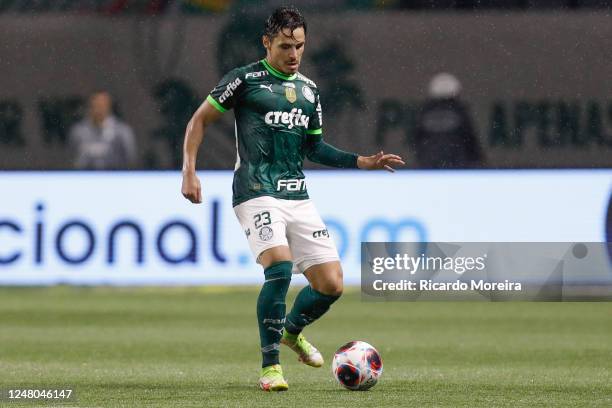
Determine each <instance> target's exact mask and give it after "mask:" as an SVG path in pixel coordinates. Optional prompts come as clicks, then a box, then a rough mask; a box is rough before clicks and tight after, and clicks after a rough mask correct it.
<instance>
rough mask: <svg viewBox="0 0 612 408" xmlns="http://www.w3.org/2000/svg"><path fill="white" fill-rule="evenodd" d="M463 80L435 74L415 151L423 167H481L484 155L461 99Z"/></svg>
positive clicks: (466, 108) (449, 75)
mask: <svg viewBox="0 0 612 408" xmlns="http://www.w3.org/2000/svg"><path fill="white" fill-rule="evenodd" d="M460 92H461V83H460V82H459V80H457V78H455V77H454V76H453V75H451V74H448V73H440V74H437V75H436V76H434V77H433V79H432V80H431V82H430V84H429V97H430V99H429V100H427V101H426V102H425V103H424V105H423V107H422V109H421V111H420V113H419V115H418V117H417V122H416V134H415V140H414V143H415V146H414V147H415V150H416V156H417V162H418V165H419V167H420V168H426V169H461V168H476V167H482V165H483V157H482V152H481V149H480V145H479V144H478V138H477V136H476V132H475V131H474V126H473V124H472V119H471V117H470V114H469V110H468V107H467V105H466V104H465V103H464V102H463V101H461V100H460V99H459V94H460Z"/></svg>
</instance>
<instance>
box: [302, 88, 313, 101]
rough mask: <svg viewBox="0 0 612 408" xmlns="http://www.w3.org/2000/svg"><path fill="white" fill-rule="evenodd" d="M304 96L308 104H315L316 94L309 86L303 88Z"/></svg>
mask: <svg viewBox="0 0 612 408" xmlns="http://www.w3.org/2000/svg"><path fill="white" fill-rule="evenodd" d="M302 95H304V98H306V100H307V101H308V102H310V103H314V102H315V96H314V92H312V89H310V88H309V87H308V86H307V85H304V86H303V87H302Z"/></svg>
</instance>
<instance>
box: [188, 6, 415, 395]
mask: <svg viewBox="0 0 612 408" xmlns="http://www.w3.org/2000/svg"><path fill="white" fill-rule="evenodd" d="M262 41H263V46H264V47H265V49H266V57H265V58H264V59H262V60H260V61H257V62H254V63H252V64H249V65H246V66H244V67H240V68H236V69H234V70H232V71H230V72H229V73H228V74H227V75H225V76H224V77H223V79H221V81H220V82H219V84H218V85H217V86H216V87H215V88H214V89H213V90H212V91H211V93H210V95H208V97H207V98H206V100H205V101H204V102H203V103H202V105H201V106H200V107H199V108H198V110H197V111H196V112H195V113H194V115H193V117H192V118H191V120H190V121H189V123H188V125H187V129H186V132H185V143H184V147H183V154H184V158H183V183H182V193H183V195H184V196H185V197H186V198H187V199H188V200H190V201H191V202H193V203H200V202H202V190H201V185H200V181H199V179H198V177H197V176H196V174H195V166H196V156H197V152H198V148H199V146H200V143H201V142H202V138H203V136H204V131H205V129H206V127H207V126H208V125H209V124H210V123H212V122H213V121H215V120H217V119H218V118H219V117H220V116H221V115H222V114H223V113H224V112H226V111H227V110H229V109H232V108H233V109H234V114H235V117H236V146H237V153H238V154H237V160H236V165H235V168H234V182H233V206H234V211H235V213H236V216H237V217H238V221H239V222H240V224H241V226H242V228H243V230H244V232H245V234H246V237H247V240H248V242H249V246H250V248H251V250H252V252H253V255H254V256H255V258H256V260H257V262H258V263H260V264H261V265H262V266H263V268H264V275H265V282H264V284H263V287H262V288H261V292H260V294H259V297H258V299H257V319H258V324H259V336H260V340H261V353H262V359H263V362H262V369H261V375H260V379H259V386H260V387H261V388H262V389H263V390H266V391H283V390H286V389H288V385H287V382H286V381H285V379H284V377H283V372H282V369H281V366H280V364H279V352H280V344H281V343H282V344H285V345H287V346H288V347H289V348H291V349H292V350H293V351H295V352H296V353H297V354H298V356H299V360H300V361H301V362H303V363H304V364H307V365H309V366H312V367H321V366H322V365H323V357H322V356H321V353H319V351H318V350H317V349H316V348H315V347H314V346H313V345H312V344H310V343H309V342H308V341H306V339H305V338H304V335H303V334H302V330H303V329H304V327H306V326H307V325H309V324H311V323H312V322H314V321H315V320H317V319H319V318H320V317H321V316H323V314H325V312H327V311H328V310H329V308H330V306H331V305H332V304H333V303H334V302H335V301H336V300H338V298H339V297H340V295H341V294H342V289H343V286H342V267H341V266H340V262H339V258H338V253H337V250H336V247H335V245H334V242H333V240H332V239H331V238H330V236H329V234H328V232H327V229H326V227H325V224H324V223H323V221H322V220H321V217H320V216H319V214H318V213H317V210H316V209H315V207H314V204H313V203H312V202H311V200H310V199H309V198H308V193H307V191H306V183H305V180H304V174H303V173H302V165H303V161H304V158H305V157H307V158H308V159H310V160H312V161H314V162H316V163H321V164H324V165H328V166H332V167H339V168H360V169H368V170H372V169H387V170H389V171H393V166H397V165H403V164H404V162H403V161H402V159H401V157H399V156H396V155H393V154H384V153H383V152H382V151H381V152H379V153H377V154H375V155H372V156H365V157H364V156H358V155H357V154H354V153H348V152H344V151H341V150H338V149H336V148H334V147H332V146H330V145H329V144H327V143H325V142H324V141H323V137H322V134H323V121H322V110H321V103H320V101H319V90H318V89H317V86H316V85H315V83H314V82H313V81H311V80H310V79H308V78H307V77H305V76H304V75H302V74H301V73H299V72H298V68H299V66H300V62H301V59H302V54H303V53H304V46H305V42H306V21H305V20H304V17H302V15H301V14H300V12H299V11H298V10H296V9H295V8H288V7H282V8H279V9H277V10H275V11H274V12H273V13H272V15H271V16H270V17H269V18H268V20H267V21H266V25H265V31H264V34H263V37H262ZM293 269H295V270H297V271H298V272H301V273H303V274H304V275H305V276H306V278H307V279H308V281H309V285H308V286H306V287H305V288H303V289H302V290H301V291H300V292H299V294H298V296H297V298H296V299H295V303H294V304H293V308H292V309H291V311H290V312H289V313H288V314H285V296H286V294H287V289H288V287H289V282H290V280H291V273H292V270H293Z"/></svg>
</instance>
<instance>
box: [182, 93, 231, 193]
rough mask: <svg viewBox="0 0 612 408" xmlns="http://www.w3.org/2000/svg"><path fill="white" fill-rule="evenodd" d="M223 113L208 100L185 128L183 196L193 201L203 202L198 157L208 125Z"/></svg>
mask: <svg viewBox="0 0 612 408" xmlns="http://www.w3.org/2000/svg"><path fill="white" fill-rule="evenodd" d="M221 115H222V113H221V111H219V110H218V109H217V108H215V107H214V106H213V105H212V104H211V103H209V102H208V100H205V101H204V103H202V105H200V107H199V108H198V110H196V111H195V113H194V114H193V116H192V117H191V120H190V121H189V123H188V124H187V129H186V130H185V143H184V144H183V185H182V187H181V192H182V193H183V196H184V197H185V198H186V199H188V200H189V201H191V202H192V203H201V202H202V186H201V184H200V179H198V176H196V159H197V156H198V149H199V148H200V144H202V139H203V138H204V132H205V129H206V127H207V126H208V125H209V124H211V123H212V122H214V121H215V120H217V119H219V118H220V117H221Z"/></svg>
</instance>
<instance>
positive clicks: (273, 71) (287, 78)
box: [261, 58, 297, 81]
mask: <svg viewBox="0 0 612 408" xmlns="http://www.w3.org/2000/svg"><path fill="white" fill-rule="evenodd" d="M261 63H262V64H263V66H264V67H266V69H267V70H268V72H269V73H270V74H272V75H274V76H275V77H277V78H280V79H283V80H285V81H293V80H294V79H295V78H296V77H297V73H296V74H293V75H286V74H283V73H282V72H280V71H279V70H277V69H275V68H274V67H273V66H272V65H270V64H268V61H266V59H265V58H264V59H262V60H261Z"/></svg>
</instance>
